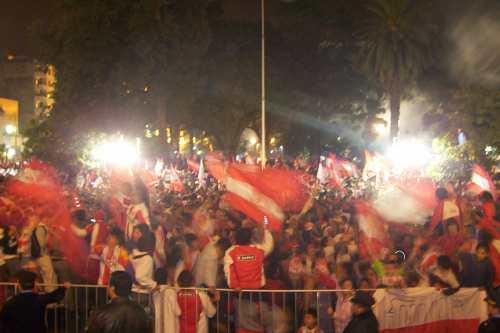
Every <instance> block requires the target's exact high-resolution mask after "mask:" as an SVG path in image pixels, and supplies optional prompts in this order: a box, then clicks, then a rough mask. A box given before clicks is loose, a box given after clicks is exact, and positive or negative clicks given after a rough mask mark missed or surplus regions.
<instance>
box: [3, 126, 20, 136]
mask: <svg viewBox="0 0 500 333" xmlns="http://www.w3.org/2000/svg"><path fill="white" fill-rule="evenodd" d="M16 131H17V128H16V126H14V125H12V124H8V125H6V126H5V133H7V135H13V134H15V133H16Z"/></svg>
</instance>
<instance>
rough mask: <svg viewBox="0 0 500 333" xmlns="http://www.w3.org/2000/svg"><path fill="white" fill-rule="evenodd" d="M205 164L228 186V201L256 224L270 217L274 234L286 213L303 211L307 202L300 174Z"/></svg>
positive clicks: (272, 169) (232, 165)
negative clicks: (265, 217)
mask: <svg viewBox="0 0 500 333" xmlns="http://www.w3.org/2000/svg"><path fill="white" fill-rule="evenodd" d="M206 162H207V168H208V170H209V171H210V173H211V174H212V175H213V176H214V177H216V178H217V179H218V180H219V181H221V182H223V183H224V184H225V186H226V190H227V193H226V195H225V200H226V201H227V202H228V203H229V204H230V205H231V206H232V207H233V208H234V209H236V210H238V211H241V212H242V213H244V214H246V215H247V216H248V217H250V218H252V219H253V220H254V221H256V222H262V221H263V220H264V216H267V217H268V219H269V223H270V227H271V228H272V229H273V230H279V228H280V226H281V222H282V221H283V219H284V218H285V214H284V212H285V211H293V212H298V211H300V210H301V209H302V207H303V206H304V203H305V202H306V200H307V199H308V197H307V191H306V186H305V185H304V184H303V183H302V180H301V179H302V178H301V177H302V176H301V175H300V174H299V173H296V172H292V171H288V170H282V169H274V168H266V169H264V170H261V169H260V167H259V166H256V165H246V164H235V163H229V164H227V165H224V164H223V163H222V162H221V161H220V160H219V161H217V160H214V159H207V161H206Z"/></svg>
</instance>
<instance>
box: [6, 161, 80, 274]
mask: <svg viewBox="0 0 500 333" xmlns="http://www.w3.org/2000/svg"><path fill="white" fill-rule="evenodd" d="M6 190H7V193H9V194H13V195H16V196H19V197H22V198H23V199H24V200H26V199H28V200H29V201H30V205H31V206H32V208H34V212H35V214H37V215H38V217H39V218H44V219H45V220H46V221H47V223H48V224H49V225H47V227H49V229H51V230H52V231H53V232H52V234H53V235H54V238H55V239H53V240H54V241H55V242H57V243H59V244H61V245H63V246H61V247H60V250H61V251H62V253H63V254H64V256H65V257H66V260H67V262H68V264H69V265H70V267H71V268H72V269H73V270H74V271H75V272H76V273H78V274H82V275H83V274H84V273H85V264H86V255H85V254H86V253H87V252H88V249H87V245H86V244H85V242H84V241H83V240H82V239H80V238H78V237H77V236H76V235H75V234H74V233H73V232H72V230H71V225H72V221H71V214H70V211H69V209H68V205H67V201H66V198H65V197H64V194H63V190H62V187H61V186H60V184H59V182H58V180H57V173H56V171H55V169H54V168H52V167H51V166H49V165H47V164H44V163H42V162H39V161H33V162H31V163H29V164H27V165H26V167H25V168H24V169H23V170H21V172H20V173H19V175H18V177H16V179H14V180H12V181H11V182H9V183H8V184H7V187H6Z"/></svg>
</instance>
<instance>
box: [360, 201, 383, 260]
mask: <svg viewBox="0 0 500 333" xmlns="http://www.w3.org/2000/svg"><path fill="white" fill-rule="evenodd" d="M354 207H355V209H356V216H357V218H358V225H359V229H360V231H361V237H360V246H359V247H360V254H361V255H362V256H363V257H365V258H374V259H380V258H382V256H383V253H384V252H387V249H388V248H389V247H390V240H389V238H388V236H387V232H386V230H385V221H384V219H383V218H382V217H381V216H380V215H379V214H378V212H377V211H376V210H375V209H373V207H371V206H370V205H369V204H368V203H367V202H364V201H357V202H355V204H354Z"/></svg>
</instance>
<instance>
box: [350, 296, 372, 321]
mask: <svg viewBox="0 0 500 333" xmlns="http://www.w3.org/2000/svg"><path fill="white" fill-rule="evenodd" d="M351 303H352V313H353V314H354V315H360V314H363V313H365V312H368V311H371V307H372V306H373V304H375V300H374V299H373V297H372V295H371V294H370V293H369V292H367V291H356V294H355V295H354V297H353V298H351Z"/></svg>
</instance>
